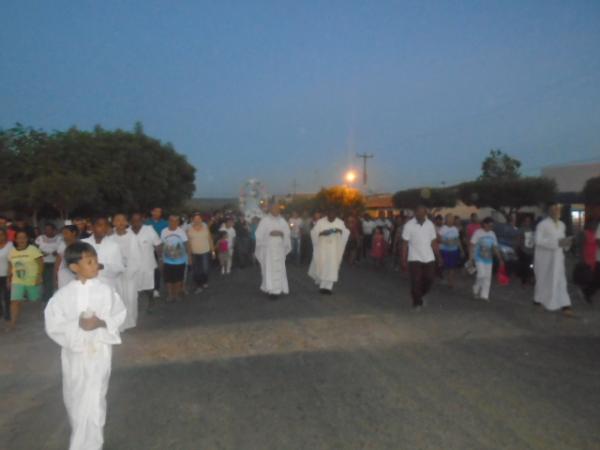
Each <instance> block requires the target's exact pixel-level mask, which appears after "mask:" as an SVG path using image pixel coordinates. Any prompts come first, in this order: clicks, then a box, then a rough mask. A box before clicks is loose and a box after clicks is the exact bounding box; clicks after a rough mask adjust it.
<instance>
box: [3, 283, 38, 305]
mask: <svg viewBox="0 0 600 450" xmlns="http://www.w3.org/2000/svg"><path fill="white" fill-rule="evenodd" d="M10 299H11V300H12V301H14V302H18V301H22V300H29V301H30V302H38V301H40V300H41V299H42V285H41V284H38V285H37V286H26V285H24V284H12V285H11V286H10Z"/></svg>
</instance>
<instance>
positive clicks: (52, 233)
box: [35, 223, 62, 303]
mask: <svg viewBox="0 0 600 450" xmlns="http://www.w3.org/2000/svg"><path fill="white" fill-rule="evenodd" d="M61 241H62V239H61V236H60V235H58V234H57V233H56V226H55V225H54V224H53V223H47V224H46V225H45V226H44V233H43V234H41V235H40V236H38V237H36V239H35V245H37V247H38V248H39V249H40V251H41V252H42V254H43V255H44V277H43V291H44V292H43V294H42V300H43V301H44V303H46V302H47V301H48V300H50V297H52V294H54V289H55V283H54V278H55V277H54V264H55V262H56V255H57V254H58V253H57V252H58V246H59V245H60V243H61Z"/></svg>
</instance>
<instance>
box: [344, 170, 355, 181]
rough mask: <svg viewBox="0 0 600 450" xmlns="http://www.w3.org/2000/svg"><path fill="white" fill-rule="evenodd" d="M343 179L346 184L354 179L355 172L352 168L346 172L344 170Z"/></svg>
mask: <svg viewBox="0 0 600 450" xmlns="http://www.w3.org/2000/svg"><path fill="white" fill-rule="evenodd" d="M344 179H345V180H346V183H348V184H352V183H354V182H355V181H356V172H355V171H354V170H349V171H348V172H346V175H345V176H344Z"/></svg>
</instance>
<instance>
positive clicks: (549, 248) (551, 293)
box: [533, 205, 573, 316]
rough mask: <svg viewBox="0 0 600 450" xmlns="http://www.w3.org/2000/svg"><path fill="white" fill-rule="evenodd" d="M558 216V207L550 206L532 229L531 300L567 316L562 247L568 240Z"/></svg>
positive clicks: (568, 301) (567, 299) (566, 246)
mask: <svg viewBox="0 0 600 450" xmlns="http://www.w3.org/2000/svg"><path fill="white" fill-rule="evenodd" d="M559 217H560V207H559V206H558V205H552V206H550V208H549V209H548V217H547V218H546V219H544V220H542V221H541V222H540V223H539V224H538V226H537V228H536V230H535V254H534V262H533V269H534V271H535V279H536V282H535V296H534V303H535V304H536V305H543V306H544V307H545V308H546V309H547V310H549V311H556V310H558V309H561V310H562V311H563V313H564V314H566V315H568V316H571V315H573V311H572V309H571V299H570V298H569V293H568V292H567V277H566V274H565V250H566V249H568V248H569V247H570V246H571V241H572V240H571V239H570V238H567V237H565V224H564V223H563V222H561V221H560V219H559Z"/></svg>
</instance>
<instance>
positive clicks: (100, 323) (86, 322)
mask: <svg viewBox="0 0 600 450" xmlns="http://www.w3.org/2000/svg"><path fill="white" fill-rule="evenodd" d="M105 327H106V322H105V321H104V320H102V319H99V318H98V317H97V316H96V315H95V314H94V315H93V316H92V317H87V318H86V317H83V316H82V317H80V318H79V328H81V329H82V330H85V331H93V330H95V329H96V328H105Z"/></svg>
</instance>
